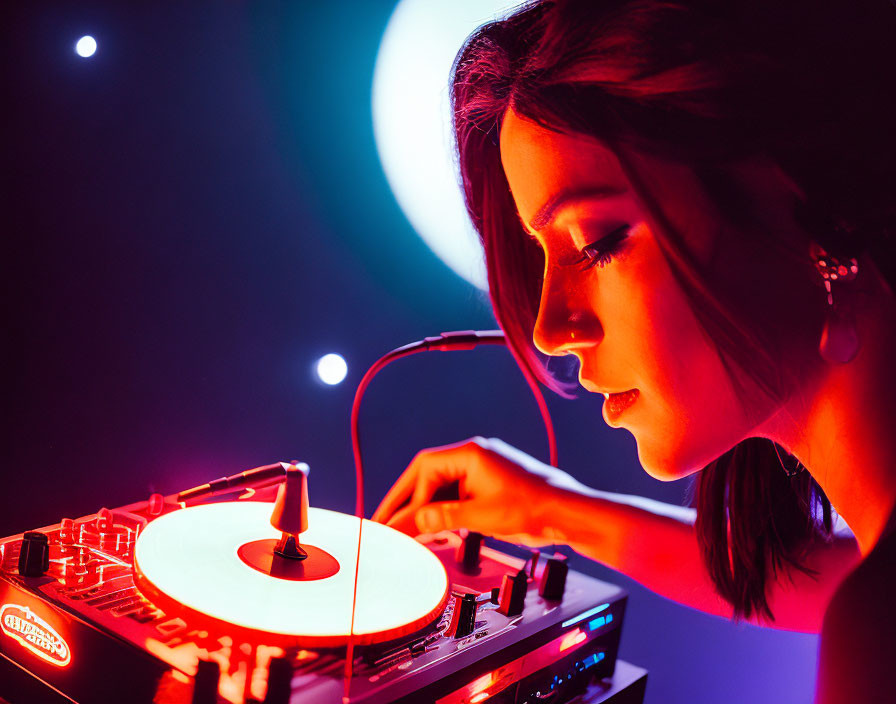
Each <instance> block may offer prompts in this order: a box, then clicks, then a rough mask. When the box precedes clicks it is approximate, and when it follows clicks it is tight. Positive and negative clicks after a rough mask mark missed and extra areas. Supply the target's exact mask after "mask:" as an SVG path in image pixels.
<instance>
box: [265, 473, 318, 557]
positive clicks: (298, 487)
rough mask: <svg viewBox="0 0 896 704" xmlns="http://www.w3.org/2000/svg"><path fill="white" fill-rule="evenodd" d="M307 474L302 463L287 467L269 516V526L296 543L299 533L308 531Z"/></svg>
mask: <svg viewBox="0 0 896 704" xmlns="http://www.w3.org/2000/svg"><path fill="white" fill-rule="evenodd" d="M308 472H309V468H308V465H307V464H305V463H304V462H300V463H299V464H291V465H288V466H287V468H286V478H285V479H284V480H283V483H282V484H281V485H280V488H279V489H278V490H277V500H276V501H275V502H274V512H273V513H272V514H271V525H272V526H274V528H276V529H277V530H279V531H282V532H283V533H286V534H287V535H291V536H293V537H295V538H296V542H298V536H299V533H303V532H304V531H306V530H308Z"/></svg>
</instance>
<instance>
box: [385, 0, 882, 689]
mask: <svg viewBox="0 0 896 704" xmlns="http://www.w3.org/2000/svg"><path fill="white" fill-rule="evenodd" d="M894 38H896V7H893V6H892V5H891V4H890V3H889V2H887V0H861V1H852V2H849V1H847V0H841V1H839V2H832V3H811V2H806V1H804V0H787V2H782V3H770V2H769V3H766V2H763V1H759V2H756V1H754V2H743V1H741V0H728V1H726V2H710V1H709V0H700V1H698V0H663V1H659V0H640V1H634V2H633V1H625V0H555V1H547V2H537V3H534V4H529V5H527V6H525V7H524V8H523V9H522V10H520V11H518V12H517V13H515V14H514V15H512V16H510V17H509V18H507V19H505V20H502V21H499V22H495V23H492V24H489V25H486V26H484V27H482V28H480V29H479V30H478V31H477V32H476V33H475V34H474V35H473V36H472V37H471V38H470V39H469V40H468V41H467V43H466V45H465V47H464V48H463V50H462V51H461V54H460V55H459V56H458V59H457V61H456V63H455V68H454V75H453V82H452V91H453V107H454V124H455V133H456V138H457V147H458V155H459V164H460V172H461V177H462V182H463V188H464V194H465V198H466V204H467V208H468V210H469V213H470V215H471V217H472V220H473V223H474V225H475V227H476V229H477V231H478V232H479V235H480V237H481V240H482V242H483V245H484V248H485V255H486V263H487V267H488V275H489V286H490V293H491V298H492V302H493V305H494V309H495V312H496V315H497V318H498V320H499V322H500V324H501V326H502V328H503V329H504V331H505V333H506V335H507V338H508V341H509V343H510V345H511V348H512V350H513V351H514V354H515V355H516V357H517V360H518V361H519V362H520V364H522V365H527V366H529V367H530V368H531V369H532V370H533V371H534V372H535V373H536V374H538V375H539V376H540V377H541V378H542V379H543V380H544V381H545V382H546V383H548V384H549V385H551V386H553V388H555V389H557V390H560V391H562V390H563V389H562V386H561V385H560V384H559V382H557V381H554V380H552V379H551V377H550V376H549V375H548V374H547V372H546V371H545V367H544V355H574V356H575V357H576V358H577V360H578V362H579V380H580V383H581V385H582V386H584V387H585V388H586V389H587V390H588V391H591V392H594V393H602V394H603V395H604V396H605V397H606V400H605V401H604V407H603V415H604V420H605V421H606V422H607V423H608V424H610V425H611V426H614V427H622V428H625V429H627V430H629V431H630V432H631V433H632V434H633V435H634V437H635V439H636V441H637V446H638V455H639V459H640V461H641V464H642V466H643V467H644V469H645V470H646V471H647V472H648V473H650V474H651V475H652V476H654V477H656V478H658V479H662V480H672V479H678V478H681V477H684V476H687V475H690V474H693V473H695V472H700V474H699V476H698V478H697V485H696V508H695V509H693V510H692V509H687V508H681V507H673V506H668V505H664V504H660V503H658V502H654V501H650V500H647V499H643V498H640V497H632V496H622V495H616V494H610V493H606V492H602V491H598V490H596V489H591V488H589V487H586V486H584V485H582V484H580V483H578V482H577V481H575V480H574V479H572V478H571V477H570V476H569V475H567V474H565V473H563V472H562V471H560V470H559V469H555V468H551V467H548V466H546V465H543V464H541V463H540V462H538V461H537V460H535V459H533V458H531V457H529V456H528V455H526V454H524V453H522V452H521V451H519V450H516V449H514V448H512V447H510V446H508V445H506V444H505V443H503V442H501V441H500V440H496V439H491V440H485V439H482V438H474V439H471V440H467V441H465V442H460V443H457V444H455V445H450V446H446V447H440V448H433V449H429V450H424V451H422V452H420V453H419V454H418V455H417V456H416V457H415V458H414V460H413V461H412V463H411V464H410V466H409V467H408V468H407V470H406V471H405V472H404V474H403V475H402V476H401V478H400V479H399V480H398V482H397V483H396V484H395V486H394V487H393V488H392V489H391V490H390V492H389V493H388V494H387V496H386V498H385V499H384V500H383V502H382V504H381V506H380V507H379V509H378V510H377V512H376V514H375V516H374V517H375V519H377V520H380V521H383V522H388V523H389V524H390V525H393V526H396V527H398V528H400V529H402V530H404V531H406V532H409V533H418V532H421V531H425V532H432V531H437V530H440V529H444V528H449V529H452V528H459V527H466V528H469V529H472V530H476V531H479V532H482V533H485V534H488V535H495V536H500V537H504V538H507V539H511V540H515V541H519V542H525V543H529V544H532V545H539V544H549V543H563V544H569V545H570V546H572V547H573V548H574V549H575V550H576V551H578V552H580V553H582V554H584V555H586V556H588V557H590V558H593V559H595V560H598V561H600V562H602V563H604V564H606V565H608V566H610V567H613V568H615V569H617V570H619V571H621V572H623V573H625V574H627V575H630V576H631V577H633V578H634V579H636V580H638V581H639V582H641V583H643V584H644V585H646V586H647V587H649V588H651V589H653V590H654V591H656V592H657V593H659V594H662V595H665V596H667V597H670V598H672V599H675V600H677V601H679V602H681V603H683V604H687V605H689V606H692V607H695V608H699V609H702V610H705V611H708V612H712V613H716V614H723V615H726V616H731V615H734V616H735V617H738V618H744V619H748V620H751V621H753V622H756V623H761V624H763V625H771V626H777V627H782V628H788V629H799V630H809V631H820V632H821V653H820V659H819V677H818V695H817V696H818V701H820V702H846V701H850V702H872V701H884V700H885V699H886V701H892V699H890V698H889V697H891V696H892V692H893V691H896V670H894V668H893V667H892V663H894V662H896V607H894V604H893V600H892V599H891V598H890V596H889V591H890V585H891V584H892V583H893V581H894V577H896V513H894V505H896V433H894V432H893V421H894V419H896V365H894V363H893V361H894V360H896V298H894V293H893V286H894V282H896V267H894V254H896V252H894V249H896V248H894V246H893V237H894V226H896V197H894V193H896V129H894V125H896V51H894V46H896V42H894ZM453 482H458V483H459V487H460V497H459V500H458V501H436V500H434V499H435V494H436V491H437V490H438V489H439V488H440V487H443V486H445V485H447V484H450V483H453ZM832 505H833V508H834V509H835V510H836V514H838V515H839V516H841V517H842V518H843V519H844V520H845V521H846V523H847V524H848V525H849V527H850V528H851V530H852V533H853V535H854V536H855V537H854V538H853V537H852V536H851V535H848V534H846V535H844V534H843V533H841V532H840V531H837V530H834V529H833V523H834V521H833V520H832V512H831V506H832Z"/></svg>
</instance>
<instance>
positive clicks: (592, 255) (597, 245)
mask: <svg viewBox="0 0 896 704" xmlns="http://www.w3.org/2000/svg"><path fill="white" fill-rule="evenodd" d="M628 231H629V226H628V225H622V226H620V227H617V228H616V229H615V230H613V231H611V232H610V233H609V234H607V235H604V236H603V237H601V238H600V239H599V240H597V241H595V242H592V243H591V244H588V245H585V246H584V247H583V248H582V249H581V250H580V251H579V253H580V254H581V256H580V257H579V258H578V259H576V260H575V261H574V262H571V264H582V265H583V266H582V268H583V269H591V268H592V267H595V266H599V267H601V268H603V267H605V266H607V264H609V263H610V262H611V261H613V257H615V256H616V255H617V254H618V253H619V252H620V250H621V249H622V244H623V242H624V241H625V240H626V239H627V238H628Z"/></svg>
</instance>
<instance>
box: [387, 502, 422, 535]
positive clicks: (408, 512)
mask: <svg viewBox="0 0 896 704" xmlns="http://www.w3.org/2000/svg"><path fill="white" fill-rule="evenodd" d="M416 513H417V507H413V508H411V507H410V506H406V507H405V508H401V509H398V510H397V511H396V512H395V514H394V515H393V516H392V518H390V519H389V522H388V523H387V524H386V525H387V526H389V527H390V528H395V530H400V531H401V532H402V533H404V534H405V535H409V536H411V537H412V538H413V537H416V536H417V535H419V534H420V531H419V530H418V529H417V523H416V522H415V521H414V515H415V514H416Z"/></svg>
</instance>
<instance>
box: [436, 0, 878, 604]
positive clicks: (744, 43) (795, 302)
mask: <svg viewBox="0 0 896 704" xmlns="http://www.w3.org/2000/svg"><path fill="white" fill-rule="evenodd" d="M894 30H896V10H894V8H893V7H891V6H890V5H889V4H888V2H887V0H840V1H839V2H829V3H817V2H809V1H808V0H790V1H787V0H774V2H773V1H772V0H768V1H767V2H766V1H763V0H752V1H746V0H724V1H712V0H545V1H542V2H534V3H529V4H527V5H525V6H523V7H522V8H521V9H519V10H517V11H516V12H514V14H512V15H510V16H509V17H507V18H505V19H503V20H500V21H496V22H493V23H490V24H487V25H484V26H483V27H481V28H480V29H479V30H477V31H476V32H475V33H474V34H473V35H472V36H471V37H470V38H469V39H468V40H467V42H466V44H465V45H464V47H463V49H462V50H461V52H460V54H459V55H458V57H457V59H456V61H455V65H454V70H453V80H452V100H453V110H454V128H455V137H456V140H457V152H458V159H459V168H460V176H461V181H462V186H463V191H464V197H465V201H466V205H467V209H468V211H469V214H470V217H471V219H472V221H473V224H474V226H475V228H476V230H477V231H478V233H479V236H480V238H481V240H482V243H483V246H484V249H485V255H486V265H487V270H488V282H489V289H490V296H491V299H492V303H493V306H494V309H495V313H496V316H497V318H498V321H499V323H500V325H501V326H502V328H503V329H504V331H505V333H506V334H507V337H508V340H509V341H510V345H511V349H512V350H513V352H514V354H515V355H516V358H517V361H518V362H519V363H520V364H522V365H525V366H527V367H529V368H530V369H531V370H532V371H533V373H535V374H536V375H538V376H539V377H540V378H541V379H542V380H543V381H544V382H545V383H547V384H548V385H550V386H551V387H552V388H554V389H555V390H558V391H561V392H563V391H564V390H568V388H565V387H563V385H562V384H561V383H559V382H558V381H557V380H555V379H553V378H552V377H551V376H550V374H549V373H548V372H547V370H546V368H545V364H544V362H545V360H544V357H543V356H541V355H540V354H539V353H538V352H537V351H536V350H535V348H534V346H533V344H532V331H533V328H534V322H535V317H536V314H537V310H538V303H539V298H540V295H541V285H542V278H543V273H544V272H543V269H544V259H543V254H542V252H541V250H540V248H539V247H538V245H537V244H536V243H534V242H533V241H532V240H531V238H529V237H527V236H526V235H525V233H524V232H523V229H522V226H521V224H520V221H519V218H518V215H517V212H516V207H515V204H514V202H513V199H512V196H511V194H510V190H509V186H508V184H507V181H506V178H505V176H504V173H503V169H502V167H501V160H500V152H499V147H498V144H499V142H498V137H499V129H500V124H501V121H502V119H503V116H504V114H505V113H506V111H507V109H508V108H510V107H513V109H514V111H515V112H517V113H518V114H520V115H521V116H523V117H525V118H527V119H530V120H532V121H534V122H536V123H538V124H540V125H542V126H543V127H546V128H547V129H551V130H555V131H559V132H567V133H574V134H582V135H589V136H592V137H595V138H597V139H599V140H601V142H602V143H604V144H605V145H607V146H608V147H609V148H611V149H612V150H613V151H614V152H615V154H616V155H617V157H618V158H619V161H620V164H621V165H622V167H623V169H624V171H625V172H626V175H627V177H628V179H629V181H630V182H631V184H632V186H633V188H634V189H635V190H636V192H637V193H638V195H639V196H640V198H641V200H642V201H643V202H644V204H645V206H646V207H647V208H648V210H649V212H650V214H651V216H652V217H653V219H654V221H655V222H656V223H657V224H658V231H657V233H656V234H657V237H658V241H659V244H660V247H661V248H662V250H663V252H664V254H665V256H666V258H667V259H668V260H669V263H670V265H671V267H672V270H673V272H674V274H675V276H676V278H677V280H678V281H679V283H680V284H681V285H682V287H683V289H684V291H685V293H686V294H687V295H688V296H689V298H690V301H691V303H692V307H693V309H694V311H695V314H696V315H697V318H698V320H699V321H700V323H701V325H702V326H703V327H704V329H705V330H706V331H707V333H708V334H709V336H710V338H711V339H712V340H713V342H714V343H715V345H716V347H717V349H718V351H719V354H720V357H721V359H722V360H723V362H724V363H725V364H726V367H727V368H728V370H729V374H730V375H731V377H732V380H733V381H734V383H735V385H736V387H737V388H738V390H739V391H740V392H741V393H742V394H743V395H744V396H747V395H749V394H762V395H764V396H766V397H771V398H773V399H776V400H779V401H781V400H783V399H785V398H787V397H788V394H789V393H791V392H792V390H793V388H794V383H795V377H796V374H795V372H794V371H793V370H792V369H791V368H790V367H791V366H792V365H790V364H788V362H792V361H793V359H794V358H793V357H792V356H788V354H791V355H792V350H791V348H792V347H793V339H794V337H795V336H797V337H799V336H802V339H804V341H809V340H813V339H814V340H815V341H816V344H817V339H818V335H819V332H820V330H821V324H822V318H823V314H824V308H823V295H822V294H821V292H820V289H819V291H818V295H817V296H815V295H813V296H812V297H811V298H809V297H808V294H815V293H816V291H815V290H814V289H813V287H812V286H808V285H793V286H792V287H791V288H789V289H786V290H780V289H777V290H776V289H775V288H774V287H773V286H772V285H770V286H769V287H768V288H767V290H765V289H764V290H763V291H759V292H758V293H756V294H755V295H751V296H749V297H745V296H743V295H742V294H741V293H740V292H741V291H743V290H750V291H751V292H752V291H755V290H756V287H755V286H752V285H751V284H752V283H753V282H754V281H755V278H756V277H757V276H761V275H762V272H770V273H772V274H773V275H772V276H769V281H776V280H782V281H787V280H789V281H791V282H800V283H805V282H808V281H812V282H813V283H814V282H815V278H814V277H815V273H814V271H813V269H812V266H811V262H810V260H809V257H808V256H807V249H806V248H804V247H797V246H796V245H795V244H794V243H793V242H785V241H781V238H778V237H776V234H775V233H774V232H769V228H768V227H763V226H762V222H761V220H762V214H761V213H757V212H755V210H754V206H753V204H752V203H751V202H750V199H749V198H748V197H747V195H746V193H745V191H744V189H743V187H742V186H740V185H739V183H738V182H737V180H736V178H734V177H733V176H732V170H731V169H730V168H729V167H730V166H731V165H732V164H735V163H737V162H739V161H742V160H746V159H750V158H755V157H762V158H765V159H768V160H771V162H772V163H774V164H775V165H777V167H778V168H780V169H781V170H782V171H783V172H784V174H785V175H786V176H787V177H788V178H789V179H791V181H792V182H793V183H795V184H797V186H798V187H799V192H800V193H801V196H800V198H799V199H797V198H796V196H795V197H794V214H795V216H796V217H797V218H798V220H799V222H800V223H801V225H802V226H803V227H804V229H805V231H806V233H807V237H810V238H811V239H813V240H815V241H817V242H819V243H820V244H821V245H822V246H823V247H825V248H826V249H828V250H829V251H832V252H835V253H837V254H841V255H850V256H854V255H857V254H859V253H862V252H866V251H868V252H870V253H871V254H872V256H873V257H874V258H875V261H876V263H877V265H878V268H880V269H881V270H882V272H883V273H884V275H885V277H886V278H887V279H888V280H889V281H890V282H893V281H894V276H893V274H894V271H893V269H892V257H890V256H887V255H889V254H890V250H891V248H892V236H893V232H892V225H893V223H894V222H896V202H894V199H893V197H892V194H893V193H894V192H896V149H894V144H896V141H894V136H893V132H894V130H893V125H894V124H896V110H894V105H893V96H894V95H896V81H894V77H896V71H894V66H896V60H894V55H893V54H894V51H893V42H892V38H893V37H894V36H896V31H894ZM638 154H641V155H645V154H646V155H651V156H652V157H656V158H660V159H664V160H667V161H671V162H674V163H677V164H683V165H686V166H688V167H689V168H691V169H692V171H693V173H694V174H695V175H696V176H697V177H698V179H699V181H700V183H701V186H702V188H703V189H704V190H705V192H706V194H707V195H708V196H709V198H710V199H711V200H712V202H713V203H715V204H716V206H717V207H718V209H719V212H720V213H722V214H723V216H724V218H723V219H724V221H725V223H724V224H723V225H722V226H721V227H722V229H721V235H722V236H721V238H720V239H721V242H722V245H721V246H720V248H719V254H718V255H717V256H716V257H715V258H714V261H713V265H712V266H711V267H708V266H706V265H702V264H701V263H700V262H698V261H697V259H696V258H695V257H694V256H693V254H692V253H691V252H690V251H689V249H688V247H687V246H686V239H685V236H684V235H683V233H682V232H681V228H679V227H677V226H676V223H677V222H680V220H678V219H677V218H676V213H675V209H676V208H680V207H682V205H681V204H676V203H673V202H666V201H663V200H662V199H661V198H659V197H657V196H656V195H655V194H654V190H655V189H654V188H653V187H652V185H651V184H650V178H649V174H647V173H645V170H644V169H643V168H642V167H640V166H639V161H638V158H637V155H638ZM667 200H669V199H667ZM673 200H674V199H673ZM888 267H889V268H888ZM891 285H892V283H891ZM799 291H806V292H808V293H807V294H804V295H803V297H802V298H797V297H798V296H800V295H801V294H799V293H798V292H799ZM804 347H805V345H804ZM788 350H791V352H788ZM794 463H795V460H794V459H793V458H791V457H789V456H788V455H786V453H785V452H784V451H783V450H782V449H781V448H779V447H776V446H775V445H774V444H773V443H772V442H771V441H769V440H764V439H759V438H753V439H749V440H747V441H745V442H743V443H741V444H739V445H738V446H737V447H735V448H733V449H732V450H730V451H729V452H728V453H726V454H725V455H723V456H722V457H720V458H719V459H717V460H716V461H715V462H713V463H712V464H711V465H710V466H708V467H706V468H705V469H704V470H703V471H702V472H701V473H700V476H699V478H698V480H697V485H696V497H695V503H696V506H697V523H696V532H697V539H698V541H699V544H700V546H701V549H702V552H703V556H704V561H705V564H706V566H707V569H708V571H709V573H710V575H711V577H712V579H713V582H714V583H715V585H716V588H717V590H718V592H719V593H720V594H721V596H723V597H724V598H725V599H726V600H727V601H728V602H730V603H731V604H732V606H733V612H734V615H735V616H737V617H749V616H751V615H754V614H756V615H759V616H761V617H765V618H767V619H771V620H773V618H774V616H773V614H772V612H771V609H770V607H769V604H768V600H767V598H766V583H767V581H768V579H769V578H770V577H772V576H774V575H775V574H776V573H778V572H779V571H780V570H781V568H782V567H784V566H787V565H789V566H792V567H795V568H798V569H805V568H804V567H803V566H802V554H801V549H802V548H804V547H805V545H806V544H807V541H809V540H811V539H815V538H817V537H819V536H824V535H829V533H830V524H831V516H830V504H829V502H828V501H827V499H826V497H825V496H824V495H823V493H822V492H821V489H820V488H819V486H818V485H817V484H816V483H815V482H814V481H813V480H812V479H811V477H809V476H808V475H807V474H806V473H802V474H801V475H798V476H797V477H796V478H794V479H790V478H788V476H787V475H786V474H785V472H784V471H783V469H782V464H784V465H792V464H794Z"/></svg>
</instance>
